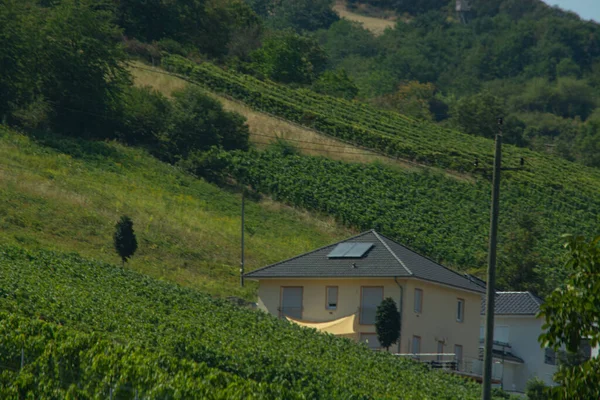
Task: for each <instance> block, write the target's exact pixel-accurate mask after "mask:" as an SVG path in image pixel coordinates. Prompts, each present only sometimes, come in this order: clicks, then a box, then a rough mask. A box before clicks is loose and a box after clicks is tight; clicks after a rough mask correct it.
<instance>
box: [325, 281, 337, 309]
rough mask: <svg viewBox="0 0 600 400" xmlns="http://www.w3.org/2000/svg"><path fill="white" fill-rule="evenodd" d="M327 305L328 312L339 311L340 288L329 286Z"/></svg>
mask: <svg viewBox="0 0 600 400" xmlns="http://www.w3.org/2000/svg"><path fill="white" fill-rule="evenodd" d="M326 290H327V300H326V301H327V303H326V304H325V308H326V309H328V310H335V309H337V303H338V287H337V286H327V288H326Z"/></svg>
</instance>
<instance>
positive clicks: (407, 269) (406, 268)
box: [372, 229, 415, 276]
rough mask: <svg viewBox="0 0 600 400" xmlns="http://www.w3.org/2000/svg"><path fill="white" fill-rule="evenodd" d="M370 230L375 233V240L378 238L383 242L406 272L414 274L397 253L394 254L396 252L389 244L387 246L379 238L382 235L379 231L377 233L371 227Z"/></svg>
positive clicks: (382, 242)
mask: <svg viewBox="0 0 600 400" xmlns="http://www.w3.org/2000/svg"><path fill="white" fill-rule="evenodd" d="M372 232H373V234H374V235H375V237H376V238H377V240H379V241H380V242H381V244H383V246H384V247H385V248H386V249H387V251H389V252H390V254H391V255H392V256H394V258H395V259H396V261H398V263H400V265H401V266H402V267H403V268H404V269H405V270H406V272H408V273H409V274H410V275H411V276H415V274H414V273H413V272H412V271H411V270H410V269H409V268H408V267H407V266H406V264H404V261H402V260H401V259H400V257H398V255H396V253H394V251H393V250H392V249H390V246H388V244H387V243H386V242H385V241H383V240H382V239H381V236H383V235H381V236H379V233H377V231H376V230H375V229H372ZM384 237H385V236H384ZM386 239H387V238H386Z"/></svg>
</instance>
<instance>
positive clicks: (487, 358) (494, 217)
mask: <svg viewBox="0 0 600 400" xmlns="http://www.w3.org/2000/svg"><path fill="white" fill-rule="evenodd" d="M501 164H502V118H498V134H497V135H496V152H495V155H494V176H493V184H492V210H491V218H490V244H489V250H488V270H487V293H486V302H485V307H486V310H485V344H484V346H485V348H484V354H483V400H491V399H492V363H493V356H492V349H493V347H494V303H495V296H496V243H497V238H498V214H499V211H500V210H499V200H500V167H501Z"/></svg>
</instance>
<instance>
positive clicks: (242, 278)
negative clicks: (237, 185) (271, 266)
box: [240, 189, 246, 287]
mask: <svg viewBox="0 0 600 400" xmlns="http://www.w3.org/2000/svg"><path fill="white" fill-rule="evenodd" d="M245 200H246V190H245V189H244V190H242V258H241V261H240V286H241V287H244V212H245V209H244V208H245V207H244V206H245Z"/></svg>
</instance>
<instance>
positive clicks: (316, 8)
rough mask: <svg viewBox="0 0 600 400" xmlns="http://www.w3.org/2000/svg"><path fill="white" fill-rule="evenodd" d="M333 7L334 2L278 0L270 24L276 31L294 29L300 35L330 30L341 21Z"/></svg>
mask: <svg viewBox="0 0 600 400" xmlns="http://www.w3.org/2000/svg"><path fill="white" fill-rule="evenodd" d="M332 7H333V0H278V1H274V6H273V7H272V9H271V12H270V15H269V19H268V22H269V24H270V26H271V27H273V28H275V29H289V28H292V29H293V30H295V31H296V32H298V33H301V32H303V31H316V30H317V29H322V28H329V25H331V24H332V23H334V22H335V21H337V20H338V19H339V16H338V15H337V14H336V13H335V12H334V11H333V9H332Z"/></svg>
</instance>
